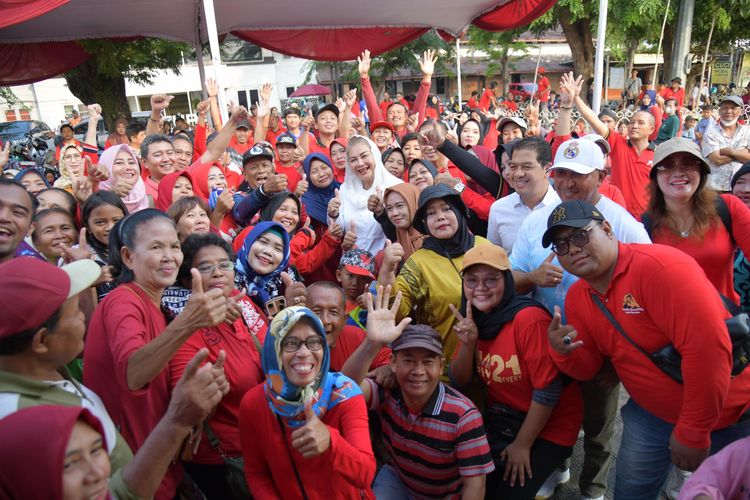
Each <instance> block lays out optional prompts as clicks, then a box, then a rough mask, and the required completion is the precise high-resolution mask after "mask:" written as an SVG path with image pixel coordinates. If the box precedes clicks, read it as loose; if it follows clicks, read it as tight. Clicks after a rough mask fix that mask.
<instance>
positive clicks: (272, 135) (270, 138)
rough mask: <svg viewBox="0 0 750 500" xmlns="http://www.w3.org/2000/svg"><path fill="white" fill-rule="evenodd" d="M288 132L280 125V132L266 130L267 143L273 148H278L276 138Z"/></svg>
mask: <svg viewBox="0 0 750 500" xmlns="http://www.w3.org/2000/svg"><path fill="white" fill-rule="evenodd" d="M284 132H286V129H285V128H284V127H282V126H281V125H279V130H277V131H275V132H274V131H273V130H271V129H270V128H269V129H266V142H268V143H270V144H271V146H273V147H276V138H277V137H278V136H280V135H281V134H283V133H284Z"/></svg>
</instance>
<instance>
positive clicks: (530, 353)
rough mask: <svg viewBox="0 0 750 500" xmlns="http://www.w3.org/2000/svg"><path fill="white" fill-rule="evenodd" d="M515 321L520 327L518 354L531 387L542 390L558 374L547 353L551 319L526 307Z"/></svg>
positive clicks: (537, 310) (533, 308) (536, 310)
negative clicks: (525, 368) (526, 370)
mask: <svg viewBox="0 0 750 500" xmlns="http://www.w3.org/2000/svg"><path fill="white" fill-rule="evenodd" d="M516 319H517V320H518V321H519V324H520V325H522V326H521V327H520V328H521V329H522V333H521V335H520V336H518V337H517V338H518V339H519V341H518V344H519V346H518V347H519V353H518V354H519V356H520V357H521V358H522V359H523V363H524V365H525V366H526V367H527V368H528V370H529V379H530V380H531V385H532V386H533V387H534V389H544V388H545V387H547V386H548V385H549V384H550V383H551V382H552V381H553V380H555V379H556V378H557V376H558V375H559V374H560V371H559V370H558V369H557V366H556V365H555V363H554V361H552V358H550V357H549V353H548V344H549V341H548V340H547V328H548V327H549V324H550V322H551V318H550V317H549V315H548V314H546V313H544V312H543V311H541V309H539V308H536V307H528V308H526V309H524V310H523V311H521V312H520V313H519V314H518V315H516ZM515 321H516V320H514V323H515Z"/></svg>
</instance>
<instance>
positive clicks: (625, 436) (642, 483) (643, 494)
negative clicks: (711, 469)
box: [615, 399, 750, 500]
mask: <svg viewBox="0 0 750 500" xmlns="http://www.w3.org/2000/svg"><path fill="white" fill-rule="evenodd" d="M622 422H623V430H622V442H621V444H620V451H619V452H618V455H617V465H616V481H615V500H630V499H633V500H645V499H651V498H657V497H658V496H659V491H660V490H661V487H662V486H663V484H664V482H665V481H666V479H667V476H669V472H670V470H671V469H672V460H671V453H670V451H669V438H670V436H671V435H672V431H673V430H674V425H672V424H670V423H668V422H665V421H664V420H662V419H660V418H658V417H656V416H654V415H652V414H651V413H649V412H647V411H646V410H644V409H643V408H641V407H640V406H638V405H637V404H636V403H635V401H633V399H630V400H629V401H628V402H627V403H626V404H625V406H623V407H622ZM745 436H750V419H747V420H744V421H740V422H738V423H736V424H734V425H731V426H729V427H725V428H724V429H719V430H716V431H713V432H712V433H711V454H714V453H716V452H718V451H719V450H721V449H722V448H723V447H724V446H726V445H728V444H730V443H732V442H734V441H736V440H737V439H740V438H743V437H745Z"/></svg>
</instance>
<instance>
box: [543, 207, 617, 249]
mask: <svg viewBox="0 0 750 500" xmlns="http://www.w3.org/2000/svg"><path fill="white" fill-rule="evenodd" d="M593 220H596V221H604V216H603V215H602V213H601V212H600V211H599V209H598V208H596V207H595V206H594V205H592V204H591V203H589V202H587V201H582V200H570V201H564V202H562V203H560V204H559V205H557V206H556V207H555V209H554V210H553V211H552V213H551V214H550V216H549V218H548V219H547V230H546V231H545V232H544V236H542V246H543V247H544V248H547V247H548V246H550V245H551V244H552V233H554V232H555V229H557V228H558V227H575V228H582V227H586V226H587V225H588V224H589V222H591V221H593Z"/></svg>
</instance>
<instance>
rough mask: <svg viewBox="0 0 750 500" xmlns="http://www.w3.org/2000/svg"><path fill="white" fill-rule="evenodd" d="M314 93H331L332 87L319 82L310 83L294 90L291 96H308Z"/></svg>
mask: <svg viewBox="0 0 750 500" xmlns="http://www.w3.org/2000/svg"><path fill="white" fill-rule="evenodd" d="M314 95H331V89H329V88H328V87H326V86H325V85H320V84H319V83H308V84H307V85H302V86H301V87H300V88H298V89H297V90H295V91H294V92H292V93H291V95H290V96H289V97H308V96H314Z"/></svg>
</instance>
